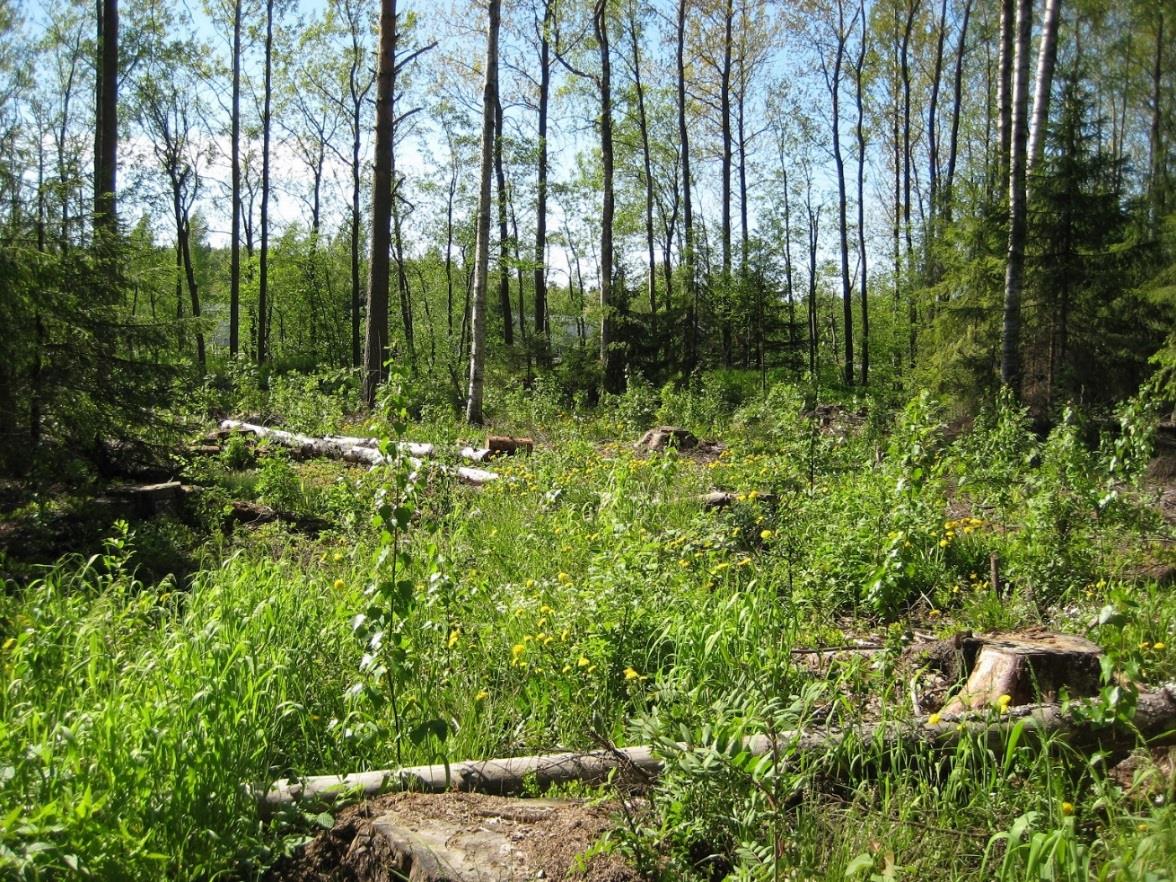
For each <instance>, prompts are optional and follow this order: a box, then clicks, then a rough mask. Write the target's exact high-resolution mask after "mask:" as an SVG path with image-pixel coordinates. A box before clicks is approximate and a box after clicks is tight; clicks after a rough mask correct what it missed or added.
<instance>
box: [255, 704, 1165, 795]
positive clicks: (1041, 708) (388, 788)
mask: <svg viewBox="0 0 1176 882" xmlns="http://www.w3.org/2000/svg"><path fill="white" fill-rule="evenodd" d="M1095 710H1096V705H1095V704H1094V701H1093V700H1091V701H1083V702H1073V703H1071V704H1070V705H1069V706H1068V707H1066V708H1063V707H1062V706H1060V705H1057V704H1039V705H1026V706H1024V707H1020V708H1010V709H1008V711H1007V712H1005V713H997V712H996V711H992V712H991V713H989V714H986V715H984V716H979V715H977V714H974V713H973V714H961V715H958V716H957V715H947V714H943V715H941V719H938V721H937V722H935V723H934V724H932V723H931V720H932V719H935V718H936V717H935V716H932V717H923V718H920V719H918V720H915V721H911V722H904V723H899V722H893V721H884V722H879V723H870V724H866V725H862V726H852V727H843V728H813V729H799V730H796V731H792V732H784V733H780V734H778V735H775V736H774V737H772V736H768V735H754V736H751V737H750V738H747V739H745V741H744V744H743V749H744V750H745V751H746V752H747V753H749V754H752V755H756V756H765V755H768V754H776V755H777V756H779V757H780V758H781V759H782V761H785V762H787V761H788V758H791V757H806V756H807V757H810V758H814V759H821V758H823V759H824V761H825V763H826V769H825V771H826V773H827V774H830V775H834V776H838V777H843V778H844V777H847V776H849V775H850V774H852V773H854V772H857V773H860V772H861V771H862V770H863V767H868V766H870V765H875V766H876V765H878V764H879V763H882V764H885V763H887V762H889V761H891V759H892V758H893V757H894V756H895V754H896V752H901V751H909V750H920V749H932V750H936V751H940V752H944V753H947V752H951V751H953V750H954V749H955V748H956V746H957V745H958V744H959V743H960V742H961V741H963V740H964V739H965V738H970V739H973V740H976V741H979V742H981V743H984V744H986V745H987V746H988V747H990V748H993V749H997V748H998V747H999V746H1000V745H1001V744H1004V743H1006V742H1007V741H1008V739H1009V738H1010V736H1011V735H1012V733H1013V731H1014V729H1015V728H1017V727H1020V728H1021V730H1022V738H1023V737H1024V736H1026V735H1030V734H1034V733H1035V734H1037V735H1039V736H1041V737H1042V738H1043V739H1049V740H1050V741H1056V742H1062V743H1065V744H1067V745H1068V746H1069V747H1071V748H1072V749H1074V750H1077V751H1081V752H1092V751H1096V750H1097V751H1102V752H1105V753H1107V754H1110V755H1111V756H1118V755H1123V754H1125V753H1126V752H1128V751H1130V750H1131V749H1132V748H1134V747H1136V746H1137V745H1138V744H1139V743H1140V742H1141V741H1146V742H1151V743H1158V742H1163V741H1167V740H1176V683H1169V684H1166V685H1164V686H1161V687H1159V688H1157V689H1154V690H1152V691H1148V692H1142V693H1140V694H1139V696H1138V702H1137V704H1136V709H1135V715H1134V719H1133V721H1132V722H1130V723H1127V722H1122V721H1116V722H1111V723H1102V722H1098V721H1097V719H1095V718H1094V714H1093V713H1092V712H1093V711H1095ZM937 716H939V715H937ZM855 745H856V747H855ZM677 748H678V749H681V750H686V749H688V747H687V746H686V745H684V744H679V745H677ZM667 749H669V750H672V749H673V748H672V747H669V746H667ZM658 752H659V751H655V749H654V748H652V747H649V746H639V747H626V748H619V749H615V750H603V751H592V752H588V753H556V754H545V755H539V756H520V757H509V758H505V759H492V760H472V761H467V762H460V763H453V764H450V765H431V766H414V767H410V768H404V769H396V770H387V771H373V772H358V773H355V774H351V775H317V776H312V777H309V778H305V779H302V780H294V781H278V782H276V783H275V784H274V785H272V786H271V787H270V789H269V790H268V791H265V792H263V793H260V794H259V796H260V801H261V807H262V809H263V811H267V812H272V811H274V810H277V809H280V808H281V807H283V806H288V805H291V804H293V803H296V802H305V803H310V804H323V803H330V802H333V801H335V800H336V799H338V798H340V797H355V796H359V797H372V796H376V795H378V794H381V793H387V792H393V791H401V790H412V791H423V792H430V793H441V792H445V791H449V790H465V791H474V792H478V793H490V794H498V795H510V794H518V793H520V792H522V791H523V790H524V789H525V788H529V787H531V786H533V785H537V786H538V787H539V788H540V789H542V788H545V787H548V786H551V785H555V784H568V783H571V782H581V783H584V784H601V783H604V782H605V781H607V780H608V778H609V776H610V775H612V774H626V773H635V774H636V775H637V776H639V777H644V778H647V779H652V778H654V777H656V776H657V775H658V774H660V772H661V770H662V761H661V759H660V758H659V757H658ZM660 752H665V751H660ZM863 757H864V759H865V761H864V762H863V761H862V759H863ZM870 757H874V758H875V760H874V761H873V762H872V761H871V760H870Z"/></svg>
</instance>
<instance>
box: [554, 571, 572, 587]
mask: <svg viewBox="0 0 1176 882" xmlns="http://www.w3.org/2000/svg"><path fill="white" fill-rule="evenodd" d="M555 578H557V579H559V581H560V582H561V583H562V584H564V585H566V584H568V582H570V581H572V577H571V576H569V575H568V574H567V573H563V572H561V573H560V574H559V575H558V576H556V577H555Z"/></svg>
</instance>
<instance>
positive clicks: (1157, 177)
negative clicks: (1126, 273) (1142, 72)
mask: <svg viewBox="0 0 1176 882" xmlns="http://www.w3.org/2000/svg"><path fill="white" fill-rule="evenodd" d="M1163 88H1164V10H1163V7H1161V6H1159V4H1157V8H1156V49H1155V56H1154V60H1153V62H1152V95H1151V101H1152V107H1151V127H1150V133H1149V137H1148V149H1149V151H1150V153H1151V161H1150V163H1149V164H1148V165H1149V175H1148V183H1147V189H1148V204H1149V208H1150V210H1151V228H1152V235H1156V234H1157V233H1158V231H1159V226H1160V221H1161V220H1162V218H1163V217H1164V213H1165V210H1166V208H1167V198H1168V187H1167V164H1166V151H1165V149H1164V124H1163V123H1164V117H1163V107H1164V106H1163V103H1162V102H1163Z"/></svg>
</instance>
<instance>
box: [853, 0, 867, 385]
mask: <svg viewBox="0 0 1176 882" xmlns="http://www.w3.org/2000/svg"><path fill="white" fill-rule="evenodd" d="M859 10H860V12H861V18H862V42H861V46H860V47H859V48H858V56H857V63H856V64H855V65H854V74H855V76H854V84H855V86H856V87H857V88H856V91H855V95H856V98H857V146H858V155H857V233H858V260H859V261H860V264H861V270H862V284H861V297H862V338H861V339H862V358H861V361H862V385H863V386H867V385H869V382H870V298H869V286H868V285H867V276H868V272H867V266H866V129H865V123H866V113H865V107H864V106H863V102H862V99H863V92H864V91H865V85H864V83H863V82H862V80H863V72H864V70H865V66H866V39H867V37H868V35H869V28H868V27H867V24H866V4H865V3H864V2H863V3H862V4H861V5H860V7H859Z"/></svg>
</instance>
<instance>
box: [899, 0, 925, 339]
mask: <svg viewBox="0 0 1176 882" xmlns="http://www.w3.org/2000/svg"><path fill="white" fill-rule="evenodd" d="M919 4H920V0H908V5H907V18H906V26H905V28H904V29H903V35H902V52H901V57H900V61H901V65H902V194H903V196H902V223H903V230H904V232H905V236H906V254H907V263H908V266H909V264H910V262H911V257H912V254H913V252H914V246H913V244H912V241H911V163H912V161H913V157H912V155H911V63H910V49H911V34H912V33H913V31H914V28H915V17H916V16H917V15H918V12H919ZM911 305H912V309H913V308H914V301H913V300H912V301H911ZM912 321H913V319H912ZM912 333H913V331H912ZM912 360H913V356H912Z"/></svg>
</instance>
